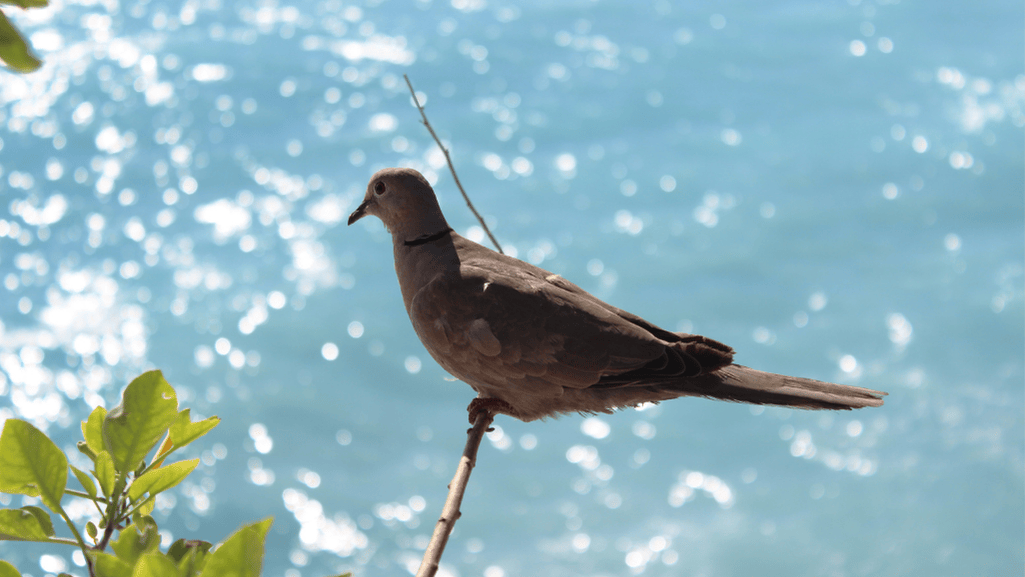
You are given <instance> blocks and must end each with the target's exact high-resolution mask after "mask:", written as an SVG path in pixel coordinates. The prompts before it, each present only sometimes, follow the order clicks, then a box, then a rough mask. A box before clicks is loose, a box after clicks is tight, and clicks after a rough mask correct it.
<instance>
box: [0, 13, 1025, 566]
mask: <svg viewBox="0 0 1025 577" xmlns="http://www.w3.org/2000/svg"><path fill="white" fill-rule="evenodd" d="M4 11H5V13H7V14H9V15H11V16H12V17H13V19H14V20H15V21H16V22H17V23H18V25H19V26H20V27H21V28H22V30H23V31H24V32H25V33H26V35H28V36H29V37H30V38H31V40H32V42H33V43H34V44H35V46H36V48H37V51H38V52H39V54H40V55H41V56H42V57H43V58H44V59H45V61H46V65H45V67H44V68H43V69H41V70H40V71H38V72H36V73H34V74H30V75H26V76H18V75H12V74H9V73H6V72H0V199H2V202H0V207H2V211H0V283H2V288H0V419H3V418H8V417H12V416H17V417H21V418H25V419H29V420H31V421H32V422H34V423H35V424H36V425H38V426H40V427H42V428H44V429H45V430H46V431H47V432H48V433H49V434H50V435H51V436H53V437H54V438H55V439H57V441H58V444H59V445H61V446H62V447H64V448H66V449H67V450H68V451H69V453H70V454H71V455H72V457H75V455H76V454H77V453H76V451H74V449H73V447H74V445H73V443H74V441H75V440H76V439H78V438H80V437H79V435H80V432H79V425H78V422H79V421H80V420H81V419H83V418H84V417H85V416H86V415H87V414H88V412H89V411H90V409H91V408H92V407H93V406H95V405H98V404H103V405H106V406H107V407H112V406H113V404H114V403H115V402H116V400H117V399H118V396H119V392H120V390H121V389H122V387H123V386H124V385H125V384H126V383H127V381H128V380H129V379H130V378H131V377H134V376H136V375H137V374H139V373H140V372H142V371H143V370H145V369H148V368H154V367H156V368H160V369H162V370H163V371H164V374H165V375H166V377H167V378H168V380H169V381H170V382H171V383H172V384H173V385H174V386H175V387H177V389H178V391H179V393H180V398H181V402H182V406H187V407H192V411H193V414H194V415H200V416H208V415H213V414H216V415H219V416H220V417H221V418H222V419H223V422H222V424H221V426H220V427H218V428H217V429H216V430H215V431H214V432H213V433H212V434H210V435H208V436H207V437H205V438H203V439H202V440H201V441H199V442H197V443H196V446H195V448H194V450H192V451H191V452H190V453H189V454H187V455H185V456H184V457H194V456H200V457H202V465H201V466H200V467H199V469H198V470H197V472H196V473H194V474H193V476H192V477H190V480H189V481H188V482H186V483H184V484H183V485H181V486H179V487H177V488H176V489H174V490H172V491H170V492H169V494H167V495H166V496H165V497H164V498H162V499H161V500H159V501H158V502H157V511H156V512H155V516H156V517H157V519H158V521H159V522H160V525H161V527H162V529H163V530H164V541H165V545H166V544H168V543H170V541H171V540H172V539H177V538H179V537H190V538H201V539H205V540H209V541H214V542H216V541H219V540H221V539H223V538H224V537H226V536H227V535H228V534H229V533H230V532H232V531H233V530H235V529H236V528H237V527H238V526H239V525H241V524H242V523H245V522H250V521H255V520H258V519H261V518H264V517H266V516H271V515H273V516H274V518H275V521H274V526H273V528H272V530H271V532H270V534H269V536H268V542H267V545H268V552H267V557H266V562H265V571H264V574H265V575H273V576H287V577H299V576H304V577H318V576H323V575H327V574H330V573H331V572H339V571H343V570H353V571H355V573H356V574H357V575H361V576H363V575H366V576H369V575H406V574H410V573H411V572H412V571H414V570H415V568H416V566H417V564H418V563H419V559H420V557H421V555H422V549H423V547H424V546H425V544H426V541H427V537H428V536H429V534H430V532H431V530H432V528H433V526H434V522H435V520H436V519H437V516H438V514H439V512H440V509H441V505H442V502H443V499H444V496H445V492H446V484H447V483H448V481H449V480H450V478H451V476H452V474H453V471H454V467H455V464H456V463H457V460H458V456H459V453H460V451H461V449H462V446H463V442H464V440H465V432H466V428H467V426H468V425H467V422H466V412H465V407H466V405H467V403H468V402H469V401H470V399H471V397H472V391H471V390H470V389H469V388H468V387H467V386H466V385H464V384H462V383H458V382H452V381H451V379H450V378H448V377H447V375H446V374H445V373H444V372H443V371H442V370H441V369H440V368H439V367H438V366H437V365H436V364H435V363H434V361H433V360H432V359H431V358H430V357H429V356H428V355H427V354H426V352H425V351H424V349H423V348H422V347H421V345H420V343H419V342H418V340H417V338H416V336H415V335H414V333H413V331H412V328H411V326H410V324H409V321H408V319H407V317H406V314H405V311H404V309H403V307H402V301H401V298H400V296H399V292H398V286H397V282H396V279H395V274H394V270H393V265H392V257H391V245H390V238H389V237H388V235H387V233H386V232H385V231H384V229H383V227H382V226H381V224H380V222H379V221H377V220H376V219H373V218H369V219H366V221H364V222H361V223H359V225H357V226H354V227H351V228H349V227H346V226H345V218H346V217H347V215H348V213H349V212H350V211H351V210H352V209H353V208H354V207H355V206H356V203H357V201H358V200H359V199H360V198H361V197H362V195H363V192H364V190H365V186H366V182H367V180H368V178H369V177H370V175H371V174H372V173H373V172H374V171H375V170H377V169H378V168H381V167H385V166H395V165H406V166H413V167H416V168H418V169H420V170H421V171H423V172H424V173H425V174H427V175H428V178H429V179H430V180H431V181H432V182H436V183H437V186H436V188H437V190H438V193H439V196H440V198H441V202H442V204H443V207H444V208H445V210H446V212H447V215H448V218H449V221H450V222H451V223H452V225H453V226H454V227H456V229H457V230H459V231H460V232H462V233H464V234H466V235H467V236H469V237H471V238H475V239H481V238H483V234H482V230H481V229H480V228H479V227H478V226H477V224H476V222H475V221H474V220H473V218H472V215H470V213H469V211H468V210H466V208H465V206H464V205H463V203H462V201H461V199H460V198H459V197H458V193H457V191H456V189H455V187H454V185H453V182H452V179H451V176H450V175H449V174H448V172H447V169H446V168H445V166H444V159H443V157H442V156H441V154H440V153H439V151H438V150H437V148H436V147H435V146H434V144H433V142H432V141H431V139H430V136H429V135H428V133H427V131H426V130H425V129H424V128H423V127H422V126H421V125H420V124H419V122H418V121H419V119H418V116H417V113H416V110H415V109H414V108H412V107H411V105H410V97H409V94H408V93H407V90H406V86H405V83H404V81H403V79H402V75H403V74H408V75H409V76H410V77H411V79H412V81H413V83H414V85H415V87H416V89H417V90H418V91H420V92H421V93H422V96H423V98H424V100H425V101H426V108H427V113H428V115H429V118H430V120H431V122H432V123H433V124H434V125H435V126H436V127H437V129H438V131H439V133H440V134H441V136H442V138H443V139H444V140H445V141H446V142H447V143H448V144H449V145H450V146H451V149H452V152H453V156H454V160H455V163H456V165H457V168H458V170H459V175H460V177H461V179H462V181H463V183H464V185H465V186H466V188H467V190H468V191H469V193H470V195H471V196H472V198H473V200H474V201H475V203H476V205H477V207H478V209H479V210H480V211H481V212H482V213H483V214H484V215H486V218H487V219H488V222H489V225H490V227H491V228H492V230H493V231H494V233H495V234H496V235H497V237H498V239H499V240H500V242H501V243H502V244H503V246H504V247H505V248H506V250H507V252H510V253H513V254H516V255H518V256H519V257H520V258H523V259H525V260H528V261H530V262H532V263H535V264H539V265H541V266H543V267H545V268H547V269H549V270H551V271H553V272H556V273H559V274H562V275H563V276H565V277H567V278H569V279H570V280H573V281H574V282H576V283H578V284H580V285H581V286H583V287H584V288H585V289H587V290H590V291H593V292H594V293H595V294H596V295H598V296H600V297H601V298H604V299H606V300H608V301H610V302H611V303H613V304H615V305H617V306H620V307H622V308H625V309H627V310H630V311H632V312H635V313H637V314H640V315H642V316H644V317H646V318H648V319H649V320H651V321H652V322H655V323H657V324H659V325H662V326H663V327H665V328H667V329H671V330H684V331H693V332H698V333H702V334H705V335H708V336H710V337H713V338H716V339H719V340H722V341H724V342H726V343H729V344H730V345H732V346H734V347H735V348H736V349H737V360H738V362H741V363H743V364H747V365H750V366H754V367H758V368H762V369H766V370H772V371H777V372H785V373H791V374H795V375H801V376H806V377H813V378H819V379H828V380H836V381H839V382H843V383H851V384H858V385H863V386H866V387H871V388H876V389H882V390H885V391H888V392H889V393H890V395H889V397H887V399H886V405H885V406H884V407H882V408H879V409H866V410H861V411H857V412H850V413H847V412H844V413H839V412H802V411H792V410H785V409H779V408H767V409H762V408H751V407H747V406H744V405H734V404H727V403H719V402H711V401H706V400H699V399H681V400H677V401H674V402H669V403H664V404H662V405H659V406H656V407H647V408H644V409H643V410H639V411H638V410H633V409H630V410H625V411H621V412H619V413H617V414H615V415H600V416H597V417H590V418H585V417H580V416H571V417H564V418H561V419H559V420H556V421H548V422H534V423H529V424H524V423H520V422H518V421H513V420H511V419H509V418H507V417H499V419H498V420H497V422H496V427H495V428H496V430H495V432H494V433H492V434H491V435H490V437H489V441H486V442H485V443H484V445H483V446H482V448H481V453H480V458H479V461H478V468H477V469H476V471H475V473H474V475H473V478H472V479H471V481H470V486H469V490H468V494H467V498H466V501H465V502H464V504H463V516H462V518H461V519H460V520H459V522H458V524H457V527H456V532H455V535H454V536H453V538H452V540H451V541H450V542H449V546H448V551H447V553H446V555H445V558H444V566H443V574H446V575H458V576H463V577H466V576H484V577H504V576H510V577H511V576H514V575H523V576H534V575H540V576H552V577H555V576H559V577H562V576H585V575H586V576H592V575H593V576H612V575H639V574H645V575H665V576H670V575H672V576H675V575H688V576H709V577H711V576H716V577H718V576H730V575H736V576H746V575H773V576H775V575H778V576H800V575H808V576H813V575H814V576H818V575H825V576H846V575H866V576H876V575H923V576H925V575H928V576H937V575H938V576H962V575H979V576H1005V575H1022V574H1023V571H1025V522H1023V519H1025V419H1023V411H1025V385H1023V378H1025V367H1023V356H1025V308H1023V283H1025V280H1023V262H1025V255H1023V252H1025V251H1023V239H1025V227H1023V218H1025V217H1023V214H1025V201H1023V198H1025V194H1023V192H1025V183H1023V180H1025V177H1023V175H1025V139H1023V132H1022V129H1023V126H1025V69H1023V56H1022V55H1023V53H1025V41H1023V38H1025V34H1023V30H1022V22H1023V18H1025V7H1023V6H1022V4H1021V2H1013V1H1011V0H983V1H980V2H971V3H965V2H951V1H942V2H921V1H918V2H915V1H910V0H904V1H900V2H898V1H895V0H889V1H885V0H874V1H873V0H835V1H826V0H804V1H798V0H784V1H782V2H771V3H770V2H756V1H747V2H739V1H734V2H687V3H684V2H668V1H666V0H659V1H656V2H649V1H645V2H619V3H617V2H594V1H589V0H572V1H567V0H555V1H548V2H525V3H517V2H512V1H505V0H499V1H492V0H451V2H443V1H441V0H435V1H433V2H432V1H422V2H401V1H397V0H396V1H385V2H378V1H368V2H364V3H350V2H343V1H340V0H327V1H321V2H314V1H311V2H299V3H295V4H285V3H277V2H274V1H266V2H249V1H242V2H238V3H234V4H232V3H227V2H225V3H222V2H220V1H219V0H198V1H192V0H189V1H186V2H176V1H160V0H153V1H149V2H145V1H144V2H138V3H135V2H132V3H119V2H118V1H117V0H73V1H62V0H55V1H54V2H53V5H52V7H50V8H48V9H43V10H32V11H27V12H23V11H20V10H17V9H14V8H11V7H10V6H4ZM23 501H24V500H23V499H21V498H20V497H14V498H10V497H7V496H5V497H2V498H0V502H2V504H4V505H7V506H20V505H21V504H22V503H23ZM66 502H67V503H69V504H70V503H71V502H72V501H71V500H70V499H69V500H66ZM71 510H72V512H73V514H74V515H76V518H77V519H79V520H80V522H84V520H85V517H87V516H88V515H90V514H92V513H91V511H90V510H89V508H88V507H85V506H83V505H81V504H78V505H72V506H71ZM41 557H42V558H41ZM0 558H3V559H6V560H9V561H11V562H13V563H14V564H15V565H17V566H18V567H19V568H20V569H21V570H22V571H24V572H25V573H26V574H27V575H32V576H33V577H41V576H43V575H50V574H55V573H57V572H59V571H61V570H67V571H70V572H71V573H73V574H76V575H83V574H84V569H83V568H82V567H81V563H82V560H81V558H80V557H76V556H73V555H72V552H71V550H70V548H44V547H41V546H38V545H28V544H24V543H11V542H3V543H0Z"/></svg>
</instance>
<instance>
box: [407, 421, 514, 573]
mask: <svg viewBox="0 0 1025 577" xmlns="http://www.w3.org/2000/svg"><path fill="white" fill-rule="evenodd" d="M494 420H495V415H494V414H493V413H491V412H489V411H481V412H480V413H478V414H477V420H476V421H475V422H474V423H473V427H472V428H471V429H470V430H469V431H467V432H466V447H465V448H463V456H462V458H461V459H459V466H458V467H456V474H455V476H454V477H452V482H451V483H449V484H448V498H446V499H445V506H444V507H443V508H442V510H441V517H440V518H438V523H437V524H436V525H435V526H434V534H433V535H431V542H430V543H428V545H427V551H425V552H424V559H423V561H421V562H420V570H419V571H417V573H416V577H434V574H435V573H437V572H438V565H439V564H440V563H441V554H442V553H444V552H445V545H446V544H447V543H448V537H449V535H451V534H452V529H453V528H454V527H455V525H456V520H457V519H459V516H460V515H461V514H462V513H461V512H460V511H459V506H460V505H461V504H462V502H463V493H465V492H466V484H467V483H468V482H469V481H470V472H471V471H472V470H473V467H474V465H476V464H477V449H479V448H480V442H481V439H483V438H484V433H485V432H486V431H487V430H488V427H490V426H491V422H492V421H494Z"/></svg>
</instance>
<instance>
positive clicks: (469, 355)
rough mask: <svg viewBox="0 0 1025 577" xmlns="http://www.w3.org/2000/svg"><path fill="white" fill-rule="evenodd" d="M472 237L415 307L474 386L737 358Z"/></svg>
mask: <svg viewBox="0 0 1025 577" xmlns="http://www.w3.org/2000/svg"><path fill="white" fill-rule="evenodd" d="M460 240H462V239H460ZM465 242H466V243H468V244H462V245H461V246H459V254H460V262H461V264H460V267H459V273H458V274H455V273H448V274H444V273H439V274H438V275H437V276H436V277H435V278H433V279H432V280H431V281H430V282H429V283H426V284H425V285H424V286H423V287H422V288H421V289H420V291H418V292H417V294H416V295H415V297H414V298H413V301H412V303H411V306H410V310H409V313H410V318H411V319H412V320H413V325H414V327H415V328H416V331H417V333H418V334H419V336H420V338H421V340H422V341H423V342H424V345H425V346H426V347H427V349H428V350H429V351H430V352H431V354H432V356H434V357H435V359H437V360H438V361H439V363H441V364H442V366H443V367H445V368H446V369H447V370H448V371H449V372H451V373H453V374H454V375H455V376H457V377H459V378H461V379H463V380H466V381H467V382H469V383H470V384H471V385H489V384H490V385H494V386H496V387H502V386H504V387H509V386H513V387H515V388H522V387H524V386H527V385H529V386H530V387H533V388H537V387H542V388H544V387H548V386H551V387H559V388H561V387H568V388H576V389H580V388H586V387H590V386H594V385H600V386H624V385H629V384H634V383H637V384H641V383H643V382H651V379H653V378H655V379H659V380H662V379H667V378H679V377H680V376H690V375H694V374H702V373H704V372H706V370H713V369H714V368H718V367H719V366H723V365H725V364H729V361H730V359H731V354H725V356H724V353H723V352H722V351H718V352H715V353H714V354H713V355H712V356H713V357H715V359H714V362H707V361H708V359H705V362H704V364H705V365H706V366H705V367H702V359H701V356H700V354H697V355H688V354H687V352H686V350H687V348H688V347H690V348H692V349H694V348H701V347H702V346H703V345H702V342H703V341H705V340H706V339H703V338H702V337H696V336H692V335H683V336H681V335H678V334H676V333H670V332H668V331H664V330H662V329H659V328H658V327H655V326H654V325H651V324H650V323H647V322H645V321H643V320H642V319H639V318H638V317H636V316H634V315H630V314H629V313H626V312H625V311H621V310H620V309H617V308H615V307H613V306H611V305H608V304H607V303H605V302H603V301H601V300H599V299H597V298H596V297H594V296H592V295H591V294H589V293H587V292H586V291H584V290H583V289H581V288H580V287H578V286H576V285H574V284H573V283H570V282H569V281H567V280H565V279H563V278H562V277H559V276H557V275H553V274H551V273H549V272H547V271H545V270H543V269H540V268H538V267H535V266H532V265H529V264H527V263H524V262H522V261H519V260H516V259H512V258H509V257H505V256H503V255H498V254H497V253H494V252H491V251H489V250H487V249H484V248H483V247H479V245H476V244H475V243H469V241H465ZM683 337H692V339H698V340H695V341H693V342H690V343H688V342H684V341H683ZM667 341H668V342H667ZM711 342H714V341H711ZM723 347H724V348H725V349H726V350H727V351H729V353H732V351H731V350H729V348H728V347H725V346H724V345H723ZM553 392H554V391H553Z"/></svg>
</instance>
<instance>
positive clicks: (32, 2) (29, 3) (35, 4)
mask: <svg viewBox="0 0 1025 577" xmlns="http://www.w3.org/2000/svg"><path fill="white" fill-rule="evenodd" d="M0 4H13V5H15V6H21V7H22V8H43V7H44V6H47V5H49V2H48V1H47V0H0Z"/></svg>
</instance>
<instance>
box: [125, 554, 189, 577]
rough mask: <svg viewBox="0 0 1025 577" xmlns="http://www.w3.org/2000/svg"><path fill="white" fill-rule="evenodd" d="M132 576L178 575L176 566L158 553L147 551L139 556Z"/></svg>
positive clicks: (165, 576)
mask: <svg viewBox="0 0 1025 577" xmlns="http://www.w3.org/2000/svg"><path fill="white" fill-rule="evenodd" d="M132 577H178V568H177V567H175V565H174V562H173V561H171V560H170V559H168V558H167V557H165V556H164V555H161V554H160V553H147V554H145V555H143V556H142V557H139V562H138V563H136V564H135V571H133V572H132Z"/></svg>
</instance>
